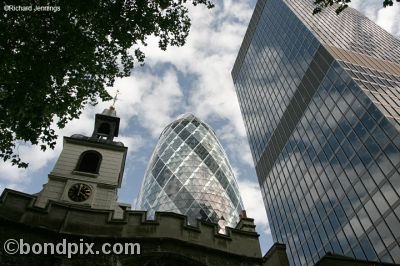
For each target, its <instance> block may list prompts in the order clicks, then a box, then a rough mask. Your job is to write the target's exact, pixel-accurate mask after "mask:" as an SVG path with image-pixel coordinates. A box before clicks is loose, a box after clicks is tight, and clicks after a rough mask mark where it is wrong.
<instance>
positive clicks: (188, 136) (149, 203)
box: [137, 114, 243, 228]
mask: <svg viewBox="0 0 400 266" xmlns="http://www.w3.org/2000/svg"><path fill="white" fill-rule="evenodd" d="M137 209H144V210H147V211H148V216H150V217H152V216H154V212H155V211H168V212H175V213H180V214H184V215H187V217H188V221H189V223H190V224H195V223H196V219H202V220H204V221H208V222H214V223H219V224H220V226H221V227H224V226H229V227H233V228H234V227H235V226H236V224H237V223H238V221H239V213H240V212H241V211H242V210H243V203H242V199H241V197H240V194H239V190H238V185H237V183H236V179H235V176H234V175H233V172H232V168H231V166H230V164H229V162H228V159H227V156H226V154H225V152H224V150H223V148H222V146H221V144H220V143H219V142H218V140H217V137H216V136H215V133H214V132H213V130H212V129H211V128H210V127H209V126H208V125H207V124H205V123H204V122H202V121H201V120H199V119H198V118H196V117H195V116H194V115H192V114H185V115H182V116H180V117H178V118H177V119H176V120H175V121H174V122H173V123H171V124H169V125H168V126H167V127H166V128H165V129H164V131H163V132H162V133H161V136H160V138H159V141H158V143H157V146H156V148H155V149H154V152H153V155H152V157H151V159H150V162H149V165H148V166H147V170H146V173H145V176H144V179H143V184H142V187H141V190H140V193H139V197H138V202H137Z"/></svg>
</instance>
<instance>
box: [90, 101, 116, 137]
mask: <svg viewBox="0 0 400 266" xmlns="http://www.w3.org/2000/svg"><path fill="white" fill-rule="evenodd" d="M118 131H119V117H117V112H116V111H115V108H114V106H111V107H110V108H109V109H104V111H103V112H102V113H101V114H96V118H95V122H94V130H93V134H92V138H96V139H105V140H109V141H113V140H114V137H118Z"/></svg>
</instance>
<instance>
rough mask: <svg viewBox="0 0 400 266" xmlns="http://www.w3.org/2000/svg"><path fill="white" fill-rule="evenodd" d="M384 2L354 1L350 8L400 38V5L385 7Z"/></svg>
mask: <svg viewBox="0 0 400 266" xmlns="http://www.w3.org/2000/svg"><path fill="white" fill-rule="evenodd" d="M382 3H383V0H352V1H351V3H350V6H351V7H353V8H355V9H357V10H358V11H360V12H361V13H363V14H364V15H365V16H367V17H368V18H369V19H371V20H372V21H374V22H375V23H376V24H378V25H379V26H381V27H382V28H384V29H385V30H386V31H388V32H389V33H391V34H393V35H394V36H396V37H397V38H400V16H399V14H400V3H397V2H396V1H394V5H393V6H391V7H386V8H384V7H383V4H382Z"/></svg>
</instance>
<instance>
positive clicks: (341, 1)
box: [313, 0, 400, 15]
mask: <svg viewBox="0 0 400 266" xmlns="http://www.w3.org/2000/svg"><path fill="white" fill-rule="evenodd" d="M350 2H351V0H315V1H314V4H315V5H316V7H315V8H314V10H313V15H315V14H317V13H319V12H321V11H322V10H323V9H324V8H326V7H328V6H332V5H333V4H338V6H337V8H336V10H335V12H336V14H338V15H339V14H340V12H342V11H343V10H344V9H346V8H347V7H348V3H350ZM396 2H400V0H396ZM387 6H393V1H392V0H383V7H387Z"/></svg>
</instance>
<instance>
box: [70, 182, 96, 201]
mask: <svg viewBox="0 0 400 266" xmlns="http://www.w3.org/2000/svg"><path fill="white" fill-rule="evenodd" d="M91 194H92V189H91V188H90V187H89V186H88V185H85V184H82V183H76V184H74V185H72V186H71V187H70V188H69V190H68V197H69V198H70V199H71V200H73V201H76V202H82V201H85V200H87V199H88V198H89V197H90V195H91Z"/></svg>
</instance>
